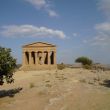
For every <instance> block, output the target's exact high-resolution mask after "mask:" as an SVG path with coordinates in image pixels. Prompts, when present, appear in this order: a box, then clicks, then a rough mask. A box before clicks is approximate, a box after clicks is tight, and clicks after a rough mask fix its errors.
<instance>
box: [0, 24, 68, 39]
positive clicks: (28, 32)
mask: <svg viewBox="0 0 110 110" xmlns="http://www.w3.org/2000/svg"><path fill="white" fill-rule="evenodd" d="M0 34H1V35H3V36H6V37H58V38H61V39H64V38H66V35H65V34H64V32H63V31H61V30H53V29H49V28H47V27H37V26H33V25H9V26H3V27H2V30H1V31H0Z"/></svg>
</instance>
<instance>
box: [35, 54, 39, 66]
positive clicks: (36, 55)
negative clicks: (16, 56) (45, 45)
mask: <svg viewBox="0 0 110 110" xmlns="http://www.w3.org/2000/svg"><path fill="white" fill-rule="evenodd" d="M35 64H36V65H38V54H37V52H35Z"/></svg>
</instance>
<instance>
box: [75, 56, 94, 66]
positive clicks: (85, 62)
mask: <svg viewBox="0 0 110 110" xmlns="http://www.w3.org/2000/svg"><path fill="white" fill-rule="evenodd" d="M75 62H77V63H82V64H83V65H92V60H91V59H89V58H88V57H79V58H77V59H76V60H75Z"/></svg>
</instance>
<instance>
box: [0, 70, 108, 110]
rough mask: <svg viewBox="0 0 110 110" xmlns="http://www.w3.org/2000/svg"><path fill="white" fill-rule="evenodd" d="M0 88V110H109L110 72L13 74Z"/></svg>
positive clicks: (47, 71) (19, 72) (20, 72)
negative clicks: (10, 80) (10, 79)
mask: <svg viewBox="0 0 110 110" xmlns="http://www.w3.org/2000/svg"><path fill="white" fill-rule="evenodd" d="M14 79H15V82H14V83H13V84H4V85H3V86H1V87H0V110H110V71H101V70H99V71H96V70H85V69H71V68H66V69H63V70H46V71H17V72H15V75H14Z"/></svg>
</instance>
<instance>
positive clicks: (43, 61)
mask: <svg viewBox="0 0 110 110" xmlns="http://www.w3.org/2000/svg"><path fill="white" fill-rule="evenodd" d="M42 65H44V52H42Z"/></svg>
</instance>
